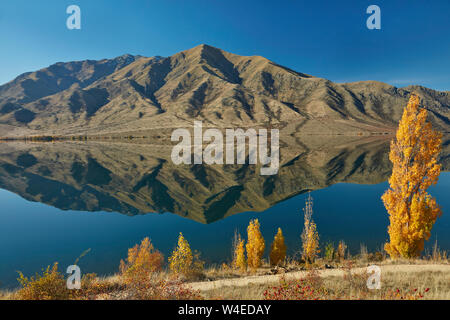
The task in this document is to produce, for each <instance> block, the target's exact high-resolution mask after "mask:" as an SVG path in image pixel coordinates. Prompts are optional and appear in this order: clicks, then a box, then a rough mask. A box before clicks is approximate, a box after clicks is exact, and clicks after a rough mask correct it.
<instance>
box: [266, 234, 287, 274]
mask: <svg viewBox="0 0 450 320" xmlns="http://www.w3.org/2000/svg"><path fill="white" fill-rule="evenodd" d="M269 257H270V265H272V266H276V265H279V264H280V263H282V262H283V261H284V259H285V258H286V244H285V243H284V237H283V232H282V231H281V228H278V232H277V234H276V235H275V238H274V239H273V242H272V246H271V247H270V255H269Z"/></svg>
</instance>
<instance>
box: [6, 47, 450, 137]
mask: <svg viewBox="0 0 450 320" xmlns="http://www.w3.org/2000/svg"><path fill="white" fill-rule="evenodd" d="M117 59H119V58H116V59H114V60H102V61H101V62H90V65H89V63H88V62H72V63H68V64H57V65H54V66H51V67H49V68H47V69H43V70H41V71H38V72H35V73H32V74H25V75H22V76H20V77H18V78H17V79H15V80H14V81H12V82H10V83H8V84H6V85H4V86H1V87H0V136H20V135H30V134H56V135H71V134H88V135H96V134H112V133H117V132H121V133H139V132H140V133H142V132H145V131H147V130H152V129H159V128H174V127H191V126H192V122H193V120H194V119H195V120H203V121H204V122H205V125H208V126H216V127H229V126H237V127H247V126H262V125H264V126H269V125H270V126H276V127H280V128H285V130H289V131H295V132H300V133H304V134H323V133H327V134H355V133H359V132H390V131H392V130H393V128H394V127H395V124H396V122H397V121H398V120H399V117H400V115H401V111H402V108H403V106H404V105H405V103H406V101H407V98H408V95H409V94H410V93H411V92H412V91H416V92H418V93H419V94H421V96H422V97H423V105H424V106H425V107H426V108H428V109H429V110H430V120H431V121H432V122H433V124H434V126H435V127H436V128H438V129H439V130H442V131H450V120H449V119H450V107H449V106H450V94H449V92H448V91H447V92H438V91H434V90H431V89H427V88H423V87H406V88H401V89H399V88H396V87H393V86H390V85H388V84H384V83H380V82H375V81H364V82H355V83H346V84H336V83H333V82H331V81H328V80H326V79H322V78H317V77H313V76H310V75H306V74H302V73H298V72H295V71H292V70H290V69H288V68H285V67H282V66H279V65H277V64H275V63H273V62H271V61H269V60H267V59H265V58H263V57H258V56H252V57H244V56H238V55H234V54H231V53H228V52H225V51H223V50H220V49H217V48H213V47H211V46H207V45H200V46H198V47H195V48H193V49H190V50H187V51H183V52H180V53H177V54H175V55H173V56H171V57H168V58H161V57H153V58H139V59H136V58H135V57H132V56H126V57H125V58H124V57H122V59H119V60H120V61H121V62H120V63H119V62H117ZM114 61H115V62H114ZM86 64H87V65H88V66H85V65H86ZM98 64H100V65H101V66H102V67H99V65H98ZM92 65H94V66H95V67H92ZM104 65H106V66H107V67H106V66H104Z"/></svg>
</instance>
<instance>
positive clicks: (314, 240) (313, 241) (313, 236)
mask: <svg viewBox="0 0 450 320" xmlns="http://www.w3.org/2000/svg"><path fill="white" fill-rule="evenodd" d="M303 212H304V227H303V232H302V249H303V252H302V254H303V259H304V260H305V261H306V263H312V262H314V260H315V259H316V257H317V255H318V254H319V252H320V250H319V234H318V232H317V226H316V224H315V223H314V221H313V219H312V214H313V198H312V197H311V194H310V193H309V194H308V198H307V199H306V204H305V208H303Z"/></svg>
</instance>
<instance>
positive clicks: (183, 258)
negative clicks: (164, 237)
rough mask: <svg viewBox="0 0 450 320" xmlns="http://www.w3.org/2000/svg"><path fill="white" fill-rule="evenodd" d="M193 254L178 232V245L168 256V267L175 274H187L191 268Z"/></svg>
mask: <svg viewBox="0 0 450 320" xmlns="http://www.w3.org/2000/svg"><path fill="white" fill-rule="evenodd" d="M193 261H194V256H193V254H192V250H191V247H190V246H189V243H188V242H187V240H186V239H185V238H184V236H183V234H182V233H181V232H180V235H179V237H178V246H177V247H176V249H175V250H174V251H173V252H172V255H171V256H170V257H169V268H170V271H172V272H173V273H175V274H188V273H189V272H190V270H191V267H192V263H193Z"/></svg>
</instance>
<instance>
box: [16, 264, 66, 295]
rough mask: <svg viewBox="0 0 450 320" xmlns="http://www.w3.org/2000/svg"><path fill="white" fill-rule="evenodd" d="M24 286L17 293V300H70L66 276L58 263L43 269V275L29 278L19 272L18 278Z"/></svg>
mask: <svg viewBox="0 0 450 320" xmlns="http://www.w3.org/2000/svg"><path fill="white" fill-rule="evenodd" d="M17 280H18V281H19V283H20V285H21V286H22V288H21V289H19V291H17V293H16V294H15V296H14V298H15V299H17V300H68V299H69V298H70V291H71V290H69V289H67V286H66V281H65V280H64V276H63V275H62V274H61V273H60V272H59V271H58V263H54V264H53V266H52V267H50V266H48V267H47V268H46V269H43V270H42V275H40V274H38V273H36V275H35V276H34V277H33V276H31V277H30V278H27V277H25V276H24V275H23V273H21V272H19V278H18V279H17Z"/></svg>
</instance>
